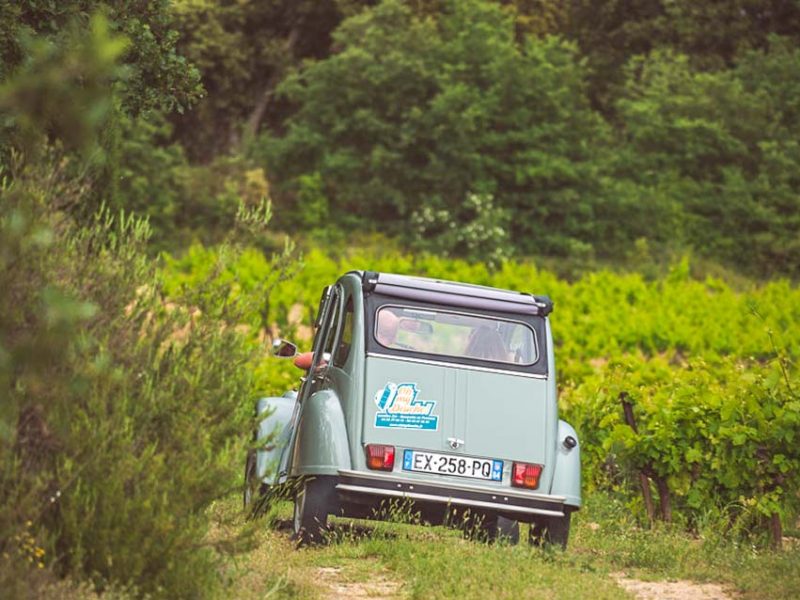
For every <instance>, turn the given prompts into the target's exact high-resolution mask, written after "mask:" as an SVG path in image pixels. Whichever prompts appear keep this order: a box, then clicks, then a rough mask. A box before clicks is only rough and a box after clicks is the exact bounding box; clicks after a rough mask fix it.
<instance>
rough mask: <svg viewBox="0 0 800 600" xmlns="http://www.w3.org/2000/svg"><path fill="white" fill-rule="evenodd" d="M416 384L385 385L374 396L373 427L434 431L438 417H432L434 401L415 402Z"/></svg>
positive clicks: (437, 423)
mask: <svg viewBox="0 0 800 600" xmlns="http://www.w3.org/2000/svg"><path fill="white" fill-rule="evenodd" d="M418 394H419V389H418V388H417V384H416V383H400V384H396V383H392V382H389V383H387V384H386V385H385V386H384V388H383V389H381V390H378V392H377V393H376V394H375V404H376V405H377V406H378V412H377V413H375V427H383V428H388V429H423V430H426V431H436V430H437V429H438V428H439V416H438V415H434V414H433V411H434V409H435V408H436V401H435V400H417V395H418Z"/></svg>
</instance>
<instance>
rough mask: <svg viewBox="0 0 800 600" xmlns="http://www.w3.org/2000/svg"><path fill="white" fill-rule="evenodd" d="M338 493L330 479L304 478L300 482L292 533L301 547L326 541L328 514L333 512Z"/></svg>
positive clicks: (295, 502)
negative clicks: (334, 496) (333, 500)
mask: <svg viewBox="0 0 800 600" xmlns="http://www.w3.org/2000/svg"><path fill="white" fill-rule="evenodd" d="M335 493H336V490H335V487H334V485H333V482H332V481H331V478H329V477H321V476H317V477H313V478H303V479H300V480H299V481H298V484H297V489H296V490H295V494H294V514H293V516H292V531H293V533H294V538H295V540H296V541H297V542H298V543H299V544H301V545H315V544H320V543H322V542H323V541H325V533H326V532H327V530H328V514H329V513H330V512H332V505H333V502H332V496H333V495H334V494H335Z"/></svg>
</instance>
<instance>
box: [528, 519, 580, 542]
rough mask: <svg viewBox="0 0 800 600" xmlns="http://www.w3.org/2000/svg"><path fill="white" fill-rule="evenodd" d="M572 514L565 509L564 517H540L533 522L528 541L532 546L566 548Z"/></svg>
mask: <svg viewBox="0 0 800 600" xmlns="http://www.w3.org/2000/svg"><path fill="white" fill-rule="evenodd" d="M571 515H572V513H571V512H570V511H568V510H565V511H564V516H563V517H539V518H538V519H537V520H536V521H534V522H533V523H531V529H530V532H529V533H528V542H529V543H530V544H531V545H532V546H561V548H562V549H564V550H566V548H567V540H568V539H569V525H570V517H571Z"/></svg>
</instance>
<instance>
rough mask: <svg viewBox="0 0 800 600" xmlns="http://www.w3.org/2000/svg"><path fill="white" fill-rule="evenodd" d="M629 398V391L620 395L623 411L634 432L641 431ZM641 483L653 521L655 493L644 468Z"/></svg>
mask: <svg viewBox="0 0 800 600" xmlns="http://www.w3.org/2000/svg"><path fill="white" fill-rule="evenodd" d="M628 398H629V396H628V393H627V392H622V393H620V395H619V401H620V402H621V403H622V412H623V413H624V414H625V422H626V423H627V424H628V427H630V428H631V429H633V432H634V433H639V430H638V429H637V427H636V418H635V417H634V416H633V404H632V403H631V401H630V400H629V399H628ZM639 485H641V486H642V498H644V507H645V510H646V511H647V518H648V519H649V520H650V522H651V523H652V522H653V521H654V520H655V518H656V509H655V506H654V505H653V495H652V494H651V493H650V479H648V477H647V473H646V472H645V471H644V470H642V471H640V472H639ZM662 514H663V511H662Z"/></svg>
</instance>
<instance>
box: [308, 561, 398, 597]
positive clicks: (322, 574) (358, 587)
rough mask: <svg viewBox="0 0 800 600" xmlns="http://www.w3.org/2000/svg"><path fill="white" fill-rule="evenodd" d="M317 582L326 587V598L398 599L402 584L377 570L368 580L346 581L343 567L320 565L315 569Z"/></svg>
mask: <svg viewBox="0 0 800 600" xmlns="http://www.w3.org/2000/svg"><path fill="white" fill-rule="evenodd" d="M317 574H318V575H319V582H320V583H321V584H322V586H323V587H325V588H327V590H326V591H327V593H326V594H325V596H324V598H325V599H326V600H350V599H352V598H383V599H386V600H388V599H399V598H402V597H403V594H402V593H401V591H400V588H401V587H402V584H401V583H399V582H397V581H393V580H391V579H389V578H388V577H386V574H385V573H382V572H380V571H378V572H377V573H375V574H374V575H373V576H371V577H370V579H369V581H348V580H347V577H346V574H345V572H344V569H342V568H340V567H320V568H318V569H317Z"/></svg>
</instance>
